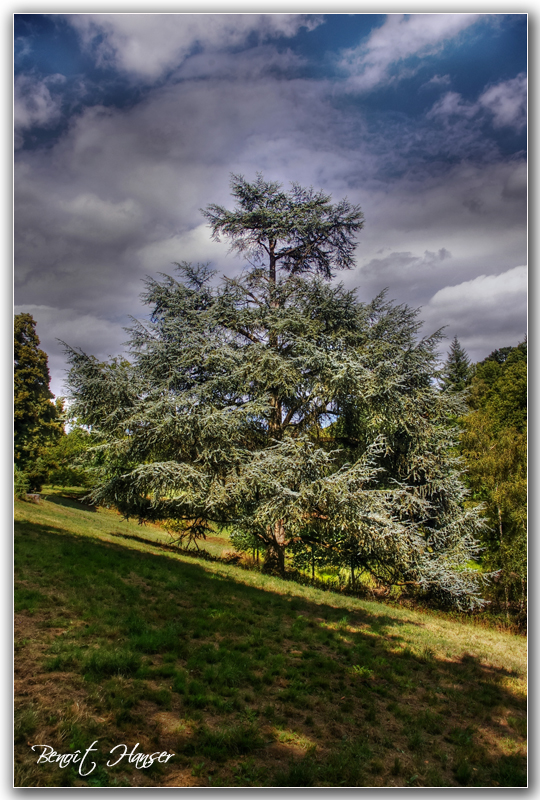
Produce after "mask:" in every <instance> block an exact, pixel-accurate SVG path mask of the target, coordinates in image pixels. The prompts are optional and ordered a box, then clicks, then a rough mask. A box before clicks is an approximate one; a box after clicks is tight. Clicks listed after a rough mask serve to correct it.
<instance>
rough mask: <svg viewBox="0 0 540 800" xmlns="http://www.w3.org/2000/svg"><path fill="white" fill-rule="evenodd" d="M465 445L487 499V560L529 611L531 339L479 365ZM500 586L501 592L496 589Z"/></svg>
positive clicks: (476, 488) (476, 486)
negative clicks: (527, 604)
mask: <svg viewBox="0 0 540 800" xmlns="http://www.w3.org/2000/svg"><path fill="white" fill-rule="evenodd" d="M469 389H470V391H469V404H470V407H471V411H470V413H469V414H467V415H466V416H464V417H463V418H462V420H461V424H462V427H463V433H462V437H461V449H462V453H463V455H464V457H465V459H466V463H467V468H468V480H469V484H470V486H471V489H472V490H473V493H474V495H473V496H474V498H475V499H476V500H477V501H481V502H482V503H483V504H484V508H485V512H486V516H487V519H488V522H489V526H488V527H487V528H486V530H485V531H484V532H483V535H482V544H483V546H484V557H483V562H484V565H485V567H486V568H488V569H491V570H498V571H499V574H498V579H497V582H496V584H495V589H496V591H495V596H497V595H498V594H499V593H500V592H502V594H503V597H504V606H505V609H506V613H507V615H509V607H510V604H512V605H513V606H514V608H518V609H519V612H520V613H521V614H522V615H525V607H526V584H527V344H526V342H522V343H520V344H519V345H518V346H517V347H507V348H502V349H500V350H496V351H494V352H493V353H491V354H490V355H489V356H488V357H487V358H486V359H484V361H482V362H480V363H479V364H477V365H476V367H475V371H474V377H473V378H472V380H471V383H470V387H469ZM497 590H499V591H497Z"/></svg>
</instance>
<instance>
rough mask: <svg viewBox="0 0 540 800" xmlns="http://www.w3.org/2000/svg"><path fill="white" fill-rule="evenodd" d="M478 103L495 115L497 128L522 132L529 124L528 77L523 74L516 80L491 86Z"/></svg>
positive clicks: (494, 121) (494, 122)
mask: <svg viewBox="0 0 540 800" xmlns="http://www.w3.org/2000/svg"><path fill="white" fill-rule="evenodd" d="M478 102H479V104H480V105H481V106H483V107H484V108H486V109H487V110H488V111H490V112H491V113H492V114H493V124H494V125H495V127H496V128H503V127H509V128H514V129H515V130H516V131H520V130H522V129H523V128H524V127H525V125H526V123H527V76H526V75H525V73H524V72H521V73H520V74H519V75H518V76H517V77H516V78H512V79H511V80H509V81H503V82H502V83H498V84H496V85H495V86H490V87H489V88H488V89H486V91H485V92H484V93H483V94H482V95H480V97H479V98H478Z"/></svg>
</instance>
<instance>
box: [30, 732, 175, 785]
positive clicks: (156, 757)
mask: <svg viewBox="0 0 540 800" xmlns="http://www.w3.org/2000/svg"><path fill="white" fill-rule="evenodd" d="M97 743H98V740H97V739H96V741H95V742H92V744H91V745H90V747H88V748H87V749H86V750H85V751H84V753H83V751H82V750H75V752H74V753H57V752H56V751H55V749H54V748H53V747H51V746H50V745H48V744H34V745H32V750H35V749H36V747H42V748H43V750H42V752H41V755H40V756H39V758H38V760H37V763H38V764H44V763H45V762H47V763H49V764H58V766H59V767H60V769H63V768H64V767H67V766H68V765H69V764H78V765H79V775H81V776H82V777H83V778H86V776H87V775H90V773H91V772H93V771H94V769H95V768H96V762H95V761H92V762H91V766H90V762H87V763H86V765H85V760H86V757H87V755H88V754H89V753H97V747H94V745H95V744H97ZM138 746H139V742H137V744H136V745H135V747H133V748H132V750H131V752H130V753H129V755H128V746H127V745H126V744H117V745H116V747H113V749H112V750H109V753H111V755H112V753H114V752H115V750H118V749H119V748H123V749H122V750H121V751H120V755H118V756H115V758H116V761H112V763H111V759H109V761H107V766H108V767H115V766H116V765H117V764H119V763H120V762H121V761H122V759H123V758H125V757H126V756H127V763H128V764H135V767H136V768H137V769H147V768H148V767H151V766H152V764H153V763H154V761H157V762H159V763H160V764H166V763H167V761H168V760H169V759H170V758H172V757H173V756H174V755H175V753H166V752H163V753H136V752H135V751H136V750H137V748H138ZM88 766H89V767H90V768H89V769H88V772H83V769H84V768H85V767H88Z"/></svg>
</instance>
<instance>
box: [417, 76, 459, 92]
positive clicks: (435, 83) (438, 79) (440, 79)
mask: <svg viewBox="0 0 540 800" xmlns="http://www.w3.org/2000/svg"><path fill="white" fill-rule="evenodd" d="M451 82H452V80H451V78H450V75H434V76H433V77H432V78H431V79H430V80H429V81H427V83H423V84H422V86H420V89H437V88H439V87H440V86H448V85H449V84H450V83H451Z"/></svg>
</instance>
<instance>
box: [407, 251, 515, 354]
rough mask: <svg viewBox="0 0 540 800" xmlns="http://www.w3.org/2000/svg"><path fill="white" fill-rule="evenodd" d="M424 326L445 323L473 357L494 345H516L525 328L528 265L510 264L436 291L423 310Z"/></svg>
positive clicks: (436, 326) (431, 326) (487, 351)
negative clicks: (502, 270)
mask: <svg viewBox="0 0 540 800" xmlns="http://www.w3.org/2000/svg"><path fill="white" fill-rule="evenodd" d="M421 316H422V318H423V319H424V320H425V321H426V326H427V328H429V331H426V332H431V329H433V330H434V329H436V328H439V327H441V326H442V325H445V326H447V334H448V336H449V337H450V338H452V337H453V336H454V335H455V336H457V337H458V339H459V340H460V342H461V344H462V345H463V346H464V347H465V349H466V350H467V351H468V353H469V355H470V356H471V357H472V358H473V360H475V361H476V360H479V359H480V358H484V357H485V356H486V355H487V353H489V352H490V351H491V350H494V349H495V348H497V347H506V346H508V345H515V344H517V342H518V341H520V340H521V339H523V336H524V335H525V333H526V329H527V268H526V267H524V266H520V267H513V268H512V269H509V270H507V271H506V272H502V273H501V274H499V275H479V276H478V277H476V278H474V279H473V280H470V281H463V282H462V283H459V284H457V285H455V286H445V287H444V289H439V291H438V292H436V293H435V294H434V295H433V297H432V298H431V300H430V301H429V303H428V304H427V306H425V307H424V308H423V309H422V314H421Z"/></svg>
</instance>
